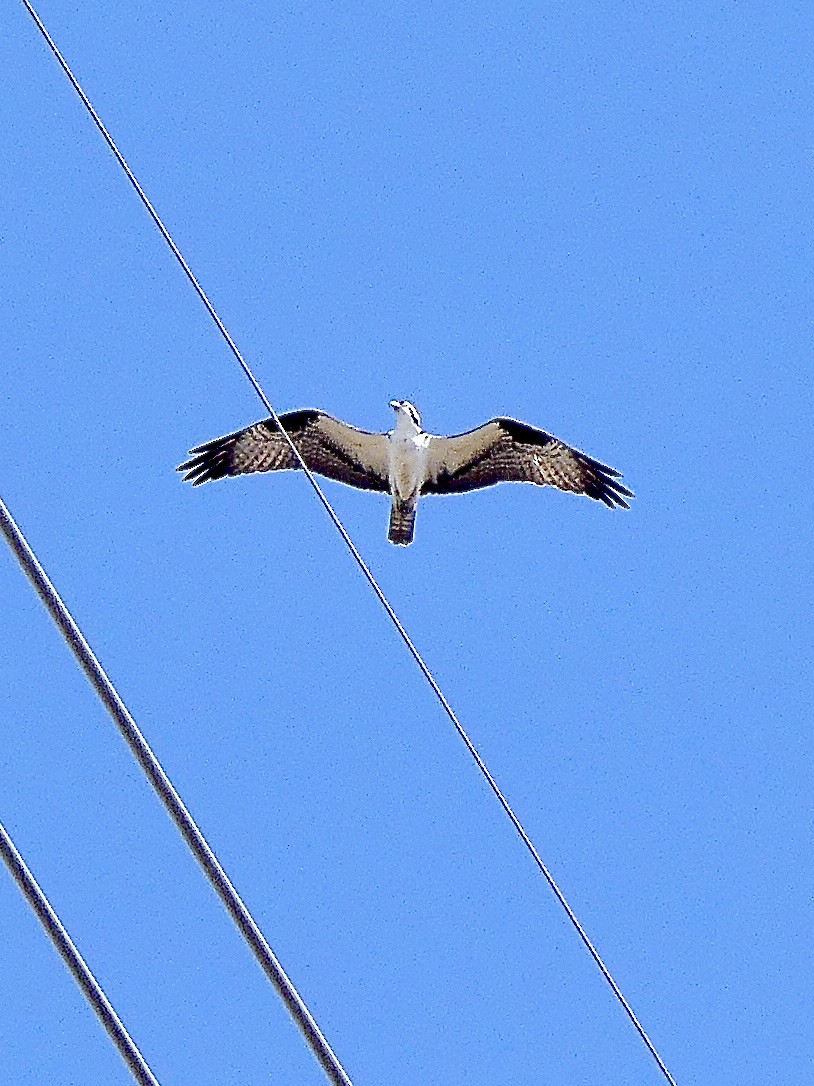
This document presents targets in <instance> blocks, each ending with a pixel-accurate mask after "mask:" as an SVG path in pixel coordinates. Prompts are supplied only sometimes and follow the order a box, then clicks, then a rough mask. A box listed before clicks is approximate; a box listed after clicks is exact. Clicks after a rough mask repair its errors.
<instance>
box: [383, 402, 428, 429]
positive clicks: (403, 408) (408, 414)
mask: <svg viewBox="0 0 814 1086" xmlns="http://www.w3.org/2000/svg"><path fill="white" fill-rule="evenodd" d="M390 406H391V407H392V408H393V410H394V411H395V412H396V423H398V422H399V421H400V420H401V419H403V420H404V421H405V422H411V423H412V424H413V425H414V426H415V427H416V429H418V430H420V429H421V416H420V415H419V413H418V409H417V408H416V407H415V406H414V405H413V404H411V403H410V401H409V400H391V401H390Z"/></svg>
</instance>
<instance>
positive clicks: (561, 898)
mask: <svg viewBox="0 0 814 1086" xmlns="http://www.w3.org/2000/svg"><path fill="white" fill-rule="evenodd" d="M22 3H23V4H24V5H25V7H26V9H27V11H28V13H29V14H30V15H31V18H32V19H33V20H34V22H35V23H36V25H37V28H38V29H39V31H40V33H41V34H42V36H43V37H44V39H45V41H46V42H47V44H48V47H49V48H50V50H51V52H52V53H53V54H54V56H55V57H56V59H57V61H58V62H59V64H60V66H61V68H62V70H63V71H64V73H65V75H66V76H67V77H68V79H69V81H70V83H71V86H72V87H73V89H74V90H75V91H76V93H77V94H78V96H79V98H80V99H81V101H82V104H83V105H84V106H85V109H86V110H87V111H88V113H89V114H90V117H91V119H92V120H93V123H94V124H95V125H96V127H97V128H98V129H99V131H100V133H101V134H102V136H103V138H104V140H105V142H106V143H107V145H108V147H109V148H110V150H111V151H112V152H113V154H114V156H115V158H116V161H117V162H118V163H119V165H120V166H121V168H122V170H123V171H124V173H125V175H126V176H127V179H128V181H129V182H130V184H131V185H132V186H133V188H134V189H135V190H136V193H137V195H138V197H139V199H140V200H141V202H142V204H143V205H144V207H145V208H146V210H147V212H148V213H149V215H150V217H151V218H152V220H153V222H154V223H155V225H156V227H157V228H158V230H159V232H160V234H161V236H162V237H163V239H164V241H165V242H166V243H167V245H168V247H169V249H170V251H171V252H172V254H173V256H174V257H175V259H176V260H177V261H178V263H179V264H180V265H181V268H182V270H183V272H184V274H185V275H186V277H187V279H188V280H189V281H190V283H191V284H192V286H193V288H194V290H195V292H196V293H197V295H198V297H199V298H200V299H201V301H202V302H203V304H204V306H205V308H206V311H207V312H208V313H209V316H210V317H211V318H212V320H213V321H214V323H215V325H216V327H217V329H218V331H219V332H220V334H221V335H222V336H223V338H224V339H225V340H226V343H227V345H228V347H229V349H230V351H231V352H232V354H233V355H234V357H235V359H236V360H237V362H238V364H239V365H240V367H241V369H242V370H243V373H244V374H245V376H246V377H247V379H248V380H249V382H250V384H251V386H252V388H253V389H254V391H255V392H256V394H257V396H258V397H259V399H260V401H261V402H262V404H263V406H264V407H265V408H266V410H267V411H268V413H269V415H270V416H271V418H272V420H273V421H274V423H275V425H276V426H277V429H278V430H279V432H280V433H281V434H282V435H283V437H284V438H285V440H286V441H287V442H288V445H289V447H290V449H291V452H292V454H293V456H294V457H295V459H296V461H297V463H298V465H299V467H300V468H301V469H302V471H303V472H304V473H305V476H306V478H307V479H308V482H309V483H310V485H311V486H312V488H313V490H314V492H315V493H316V495H317V498H318V499H319V501H320V502H321V503H322V505H323V507H324V509H325V511H326V512H327V514H328V516H329V517H330V519H331V520H332V521H333V524H334V526H335V528H336V530H337V531H338V532H339V534H340V536H341V537H342V540H343V541H344V543H345V545H346V546H347V548H348V550H349V551H350V553H351V555H352V556H353V559H354V561H355V562H356V564H357V565H358V567H359V569H360V570H361V572H362V574H363V575H364V577H365V579H366V580H367V582H368V584H369V585H370V587H371V589H372V590H373V592H374V593H375V595H376V597H377V598H378V600H379V602H380V603H381V605H382V607H383V608H384V610H385V611H386V612H387V615H388V617H389V619H390V621H391V622H392V623H393V625H394V627H395V628H396V631H397V632H398V634H399V637H400V638H401V639H402V641H403V642H404V644H405V645H406V647H407V649H408V650H409V652H410V654H411V655H412V657H413V659H414V660H415V662H416V664H418V667H419V668H420V670H421V672H422V674H423V675H424V678H425V679H426V680H427V682H428V683H429V685H430V687H431V688H432V691H433V693H434V694H435V696H436V698H437V699H438V701H439V702H440V704H441V707H442V708H443V710H444V712H445V713H446V714H447V716H448V717H449V719H450V721H451V722H452V725H453V726H454V728H455V730H456V731H457V733H458V735H459V736H460V738H461V740H462V741H463V743H464V744H465V746H466V748H467V750H468V751H469V753H470V755H471V756H472V758H473V759H474V761H475V763H476V765H477V767H478V769H479V770H480V771H481V773H482V774H483V777H484V778H485V780H486V783H487V784H488V785H489V788H490V789H491V790H492V792H493V793H494V795H495V796H496V798H497V800H498V802H499V803H500V805H501V806H502V808H503V810H504V812H505V813H506V815H507V816H508V818H509V819H510V821H511V823H512V825H513V826H514V828H515V830H516V831H517V834H518V835H519V837H520V839H521V840H522V842H523V844H524V845H525V846H526V848H527V850H528V851H529V853H530V855H531V857H532V859H533V861H534V863H535V864H536V866H537V868H538V869H539V871H540V873H541V874H542V875H543V876H544V878H545V879H546V881H547V882H548V885H549V886H550V888H551V890H552V892H553V893H554V896H555V897H556V898H557V900H558V902H559V903H560V905H561V906H562V908H563V910H564V911H565V914H566V916H567V917H568V919H569V921H570V922H571V924H572V925H573V927H574V929H575V930H576V932H577V934H578V935H579V937H580V939H581V940H582V942H583V944H584V945H585V947H586V949H587V950H588V952H589V953H590V955H591V957H592V958H593V960H594V962H595V963H596V965H597V967H598V969H599V971H600V972H601V974H602V976H603V977H604V978H605V981H606V982H607V983H608V985H609V986H610V988H611V990H612V992H613V994H614V996H615V997H616V999H617V1000H618V1001H619V1003H620V1004H621V1006H622V1008H623V1009H624V1011H625V1013H626V1014H627V1016H628V1018H629V1019H630V1021H631V1022H632V1023H633V1026H634V1027H635V1029H636V1031H637V1033H638V1034H639V1036H640V1037H641V1039H642V1041H643V1042H644V1043H645V1045H646V1046H647V1049H648V1051H649V1052H650V1055H651V1056H652V1057H653V1059H654V1060H655V1061H656V1064H657V1065H658V1067H659V1070H660V1071H661V1073H662V1074H663V1076H664V1077H665V1079H666V1080H667V1081H668V1082H669V1083H670V1084H671V1086H677V1084H676V1081H675V1079H674V1078H673V1076H672V1075H671V1074H670V1071H669V1070H668V1068H667V1066H666V1064H665V1063H664V1061H663V1060H662V1058H661V1056H660V1055H659V1053H658V1051H657V1049H656V1047H655V1045H654V1044H653V1042H652V1041H651V1040H650V1037H649V1036H648V1035H647V1033H646V1031H645V1029H644V1027H643V1026H642V1024H641V1022H640V1021H639V1019H638V1018H637V1016H636V1014H635V1012H634V1010H633V1008H632V1006H631V1005H630V1003H629V1002H628V1000H627V999H626V998H625V995H624V993H623V992H622V990H621V988H620V987H619V985H618V984H617V983H616V981H615V980H614V978H613V976H612V974H611V972H610V970H609V969H608V967H607V966H606V965H605V963H604V961H603V960H602V957H601V956H600V954H599V951H598V950H597V949H596V947H595V946H594V944H593V943H592V942H591V940H590V938H589V937H588V934H587V932H586V931H585V929H584V928H583V926H582V924H581V923H580V922H579V919H578V918H577V916H576V914H575V912H574V910H573V909H572V908H571V906H570V905H569V904H568V901H567V900H566V898H565V895H564V894H563V892H562V890H561V889H560V888H559V886H558V885H557V882H556V881H555V879H554V876H553V875H552V874H551V872H550V871H549V870H548V868H547V867H546V865H545V863H544V862H543V860H542V858H541V856H540V854H539V853H538V851H537V849H536V847H535V845H534V843H533V841H532V840H531V838H530V837H529V835H528V834H527V833H526V831H525V829H524V828H523V825H522V823H521V822H520V819H519V818H518V817H517V815H516V814H515V812H514V811H513V809H512V807H511V805H510V804H509V801H508V800H507V799H506V797H505V796H504V795H503V793H502V792H501V790H500V788H499V787H498V784H497V782H496V780H495V778H494V777H493V776H492V774H491V772H490V771H489V768H488V766H487V765H486V763H485V762H484V760H483V758H482V757H481V756H480V754H479V753H478V751H477V749H476V747H475V745H474V743H473V742H472V740H471V739H470V738H469V736H468V734H467V732H466V730H465V729H464V727H463V725H462V724H461V722H460V721H459V720H458V717H457V716H456V714H455V711H454V709H453V708H452V706H451V705H450V703H449V701H448V700H447V698H446V696H445V695H444V692H443V691H442V689H441V687H440V686H439V684H438V682H437V680H436V679H435V677H434V675H433V673H432V672H431V671H430V668H429V667H428V665H427V664H426V663H425V661H424V659H423V657H422V655H421V653H420V652H419V650H418V648H417V647H416V646H415V644H414V643H413V641H412V639H411V638H410V635H409V634H408V633H407V630H406V629H405V627H404V625H403V624H402V622H401V620H400V619H399V617H398V615H397V614H396V612H395V610H394V609H393V607H392V605H391V604H390V601H389V600H388V599H387V597H386V596H385V594H384V591H383V590H382V588H381V587H380V586H379V583H378V581H377V580H376V578H375V577H374V575H373V573H372V572H371V570H370V568H369V567H368V565H367V563H366V562H365V560H364V559H363V557H362V555H361V554H360V552H359V550H358V549H357V547H356V545H355V543H354V542H353V540H352V539H351V537H350V535H349V534H348V532H347V530H346V528H345V526H344V525H343V523H342V521H341V520H340V519H339V515H338V514H337V513H336V511H335V510H334V508H333V506H332V505H331V503H330V502H329V500H328V498H327V497H326V496H325V494H324V492H323V490H322V488H321V487H320V485H319V482H318V481H317V479H316V477H315V476H314V473H313V472H312V471H311V469H310V468H309V467H308V465H307V464H306V463H305V460H304V459H303V457H302V454H301V453H300V451H299V449H298V448H297V446H296V444H295V443H294V441H293V440H292V438H291V435H290V434H289V433H288V432H287V431H286V430H285V428H284V427H283V426H282V425H281V424H280V420H279V416H278V415H277V412H276V411H275V410H274V408H273V407H272V405H271V403H270V401H269V399H268V397H267V396H266V394H265V392H264V391H263V389H262V388H261V386H260V383H259V381H258V380H257V378H256V377H255V375H254V374H253V373H252V370H251V368H250V366H249V364H248V363H247V362H246V360H245V359H244V357H243V355H242V354H241V353H240V351H239V349H238V347H237V345H236V343H235V341H234V340H233V339H232V337H231V335H230V334H229V331H228V329H227V328H226V326H225V324H224V323H223V321H222V320H221V318H220V316H219V315H218V313H217V310H216V309H215V307H214V305H213V304H212V302H211V301H210V299H209V297H208V296H207V294H206V292H205V291H204V289H203V287H202V286H201V284H200V283H199V282H198V280H197V278H196V277H195V275H194V273H193V271H192V269H191V268H190V266H189V264H188V263H187V261H186V259H185V258H184V255H183V254H182V252H181V250H180V249H179V248H178V246H177V245H176V244H175V241H174V240H173V238H172V236H171V234H170V232H169V231H168V230H167V228H166V226H165V225H164V223H163V222H162V220H161V218H160V216H159V215H158V212H157V211H156V210H155V208H154V207H153V205H152V204H151V203H150V200H149V199H148V197H147V194H146V193H145V191H144V189H143V188H142V187H141V185H140V184H139V181H138V179H137V178H136V176H135V174H134V173H133V171H132V170H131V169H130V166H129V165H128V164H127V161H126V160H125V158H124V156H123V155H122V153H121V151H120V150H119V148H118V146H117V145H116V142H115V140H114V139H113V137H112V136H111V135H110V133H109V132H108V130H107V129H106V128H105V126H104V124H103V122H102V120H101V118H100V117H99V114H98V113H97V112H96V110H95V109H94V107H93V104H92V103H91V101H90V99H89V98H88V96H87V95H86V94H85V92H84V90H83V89H82V86H81V85H80V83H79V81H78V79H77V78H76V76H75V75H74V74H73V72H72V71H71V69H70V67H69V65H68V63H67V61H66V60H65V58H64V57H63V56H62V54H61V53H60V51H59V49H58V48H57V46H56V43H55V42H54V40H53V38H52V37H51V35H50V34H49V33H48V31H47V29H46V28H45V26H44V24H43V22H42V20H41V19H40V17H39V15H37V13H36V11H35V10H34V8H33V7H32V6H31V4H30V3H29V0H22Z"/></svg>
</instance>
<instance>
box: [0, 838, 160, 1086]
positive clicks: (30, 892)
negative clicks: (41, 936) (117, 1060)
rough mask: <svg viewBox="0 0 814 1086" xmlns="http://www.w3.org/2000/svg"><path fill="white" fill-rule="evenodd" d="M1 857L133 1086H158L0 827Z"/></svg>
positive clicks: (24, 863) (57, 918)
mask: <svg viewBox="0 0 814 1086" xmlns="http://www.w3.org/2000/svg"><path fill="white" fill-rule="evenodd" d="M0 855H2V857H3V859H4V860H5V862H6V866H7V867H8V869H9V871H10V872H11V874H12V877H13V878H14V881H15V882H16V883H17V885H18V886H19V888H20V889H21V890H22V892H23V895H24V896H25V898H26V900H27V901H28V903H29V905H30V906H31V908H32V909H33V910H34V912H35V913H36V914H37V916H38V917H39V920H40V923H41V924H42V926H43V927H44V928H45V930H46V931H47V932H48V935H49V936H50V938H51V942H52V943H53V944H54V946H55V947H56V948H57V950H58V951H59V953H60V955H61V956H62V960H63V961H64V962H65V964H66V965H67V966H68V968H69V969H70V971H71V973H72V974H73V977H74V980H75V981H76V983H77V984H78V985H79V987H80V988H81V989H82V991H83V992H84V993H85V998H86V999H87V1001H88V1002H89V1003H90V1005H91V1006H92V1007H93V1009H94V1010H95V1011H96V1013H97V1014H98V1016H99V1018H100V1019H101V1020H102V1025H103V1026H104V1027H105V1029H106V1030H107V1032H108V1033H109V1034H110V1038H111V1040H112V1041H113V1043H114V1044H115V1046H116V1048H118V1050H119V1052H120V1054H121V1056H122V1058H123V1059H124V1062H125V1063H126V1064H127V1066H128V1067H129V1068H130V1070H131V1072H132V1073H133V1077H134V1078H135V1080H136V1082H138V1083H139V1084H140V1086H160V1084H159V1081H158V1079H157V1078H156V1077H155V1075H154V1074H153V1073H152V1071H151V1070H150V1068H149V1067H148V1066H147V1061H146V1060H145V1059H144V1057H143V1056H142V1054H141V1052H139V1050H138V1046H137V1045H136V1042H135V1041H134V1040H133V1038H132V1037H131V1036H130V1034H129V1033H128V1032H127V1030H126V1029H125V1028H124V1025H123V1023H122V1021H121V1019H120V1018H119V1016H118V1015H117V1014H116V1012H115V1011H114V1010H113V1006H112V1004H111V1003H110V1000H109V999H108V998H107V996H106V995H105V993H104V992H103V991H102V989H101V987H100V985H99V982H98V981H97V979H96V977H94V975H93V973H91V971H90V969H89V968H88V966H87V963H86V962H85V959H84V958H83V957H82V955H81V954H80V953H79V951H78V950H77V949H76V947H75V946H74V943H73V941H72V940H71V937H70V935H68V933H67V931H66V930H65V928H64V927H63V925H62V922H61V921H60V919H59V917H58V916H57V914H56V913H55V912H54V910H53V908H52V907H51V904H50V902H49V901H48V898H47V897H46V896H45V894H44V893H43V891H42V889H41V887H40V886H39V884H38V883H37V880H36V879H35V878H34V876H33V875H32V874H31V872H30V871H29V869H28V867H27V866H26V862H25V860H24V859H23V858H22V856H21V855H20V853H19V852H18V851H17V849H16V847H15V845H14V842H13V841H12V839H11V837H10V836H9V834H8V832H7V831H6V828H5V826H3V824H2V823H0Z"/></svg>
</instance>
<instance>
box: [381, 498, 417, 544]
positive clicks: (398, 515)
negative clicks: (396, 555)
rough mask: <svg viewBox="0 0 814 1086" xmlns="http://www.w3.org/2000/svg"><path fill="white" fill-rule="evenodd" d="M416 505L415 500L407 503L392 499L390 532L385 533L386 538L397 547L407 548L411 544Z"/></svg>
mask: <svg viewBox="0 0 814 1086" xmlns="http://www.w3.org/2000/svg"><path fill="white" fill-rule="evenodd" d="M417 505H418V501H417V499H416V498H412V499H411V500H410V501H408V502H400V501H399V500H398V499H397V498H394V499H393V507H392V509H391V510H390V530H389V531H388V533H387V538H388V539H389V540H390V542H391V543H395V544H396V545H397V546H399V547H409V545H410V544H411V543H412V541H413V532H414V530H415V512H416V506H417Z"/></svg>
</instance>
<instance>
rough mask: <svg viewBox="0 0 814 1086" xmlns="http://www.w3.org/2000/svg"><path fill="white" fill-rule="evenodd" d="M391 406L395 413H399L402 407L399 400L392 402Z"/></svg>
mask: <svg viewBox="0 0 814 1086" xmlns="http://www.w3.org/2000/svg"><path fill="white" fill-rule="evenodd" d="M390 406H391V407H392V408H393V410H394V411H398V409H399V408H400V407H401V403H400V402H399V401H398V400H391V401H390Z"/></svg>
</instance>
